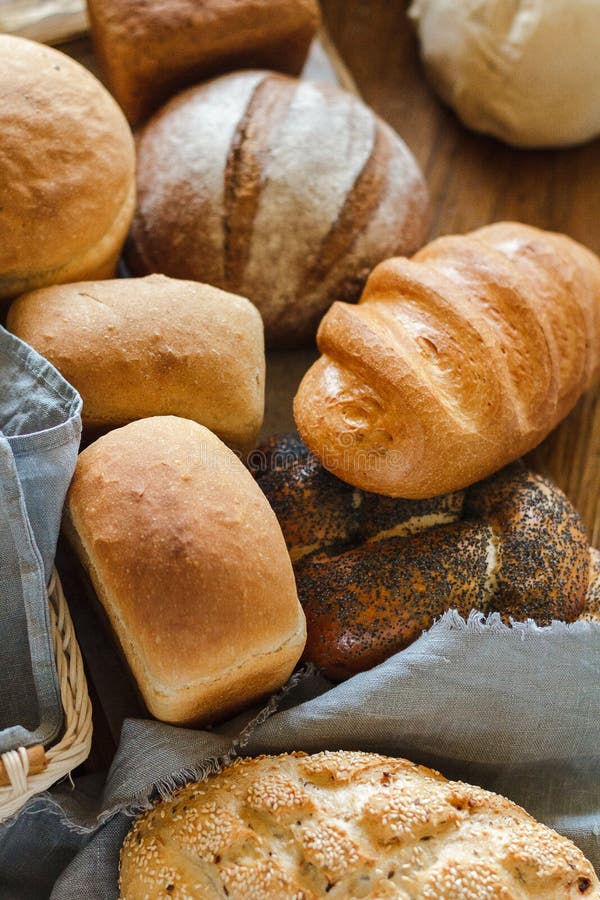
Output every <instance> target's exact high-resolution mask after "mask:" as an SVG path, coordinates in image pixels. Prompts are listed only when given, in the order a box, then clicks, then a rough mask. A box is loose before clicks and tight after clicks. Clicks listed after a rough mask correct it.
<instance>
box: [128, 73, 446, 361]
mask: <svg viewBox="0 0 600 900" xmlns="http://www.w3.org/2000/svg"><path fill="white" fill-rule="evenodd" d="M137 182H138V203H137V209H136V213H135V216H134V221H133V224H132V229H131V234H130V239H129V242H128V245H127V262H128V265H129V267H130V269H131V271H132V272H133V273H134V274H140V275H143V274H147V273H149V272H155V271H160V272H164V273H165V274H166V275H170V276H172V277H175V278H185V279H190V280H196V281H203V282H207V283H209V284H214V285H216V286H217V287H220V288H223V289H224V290H229V291H232V292H233V293H239V294H242V295H243V296H245V297H248V298H249V299H250V300H251V301H252V302H253V303H254V304H255V305H256V306H257V307H258V309H259V310H260V313H261V315H262V317H263V321H264V326H265V340H266V343H267V346H287V347H290V346H291V347H293V346H296V345H298V344H299V343H302V342H305V341H307V340H308V339H312V338H313V336H314V333H315V330H316V327H317V324H318V321H319V319H320V317H321V316H322V314H323V313H324V311H325V310H326V309H327V307H328V306H329V305H330V304H331V302H332V301H333V300H339V299H346V300H356V299H357V297H358V295H359V293H360V290H361V288H362V285H363V284H364V281H365V279H366V277H367V275H368V273H369V271H370V270H371V268H372V267H373V265H375V263H377V262H379V261H380V260H381V259H383V258H385V257H386V256H389V255H390V254H391V253H410V252H412V251H413V250H415V249H416V248H417V247H419V246H420V245H421V243H422V241H423V239H424V236H425V232H426V228H427V218H428V214H427V203H428V201H427V189H426V186H425V182H424V180H423V177H422V174H421V172H420V170H419V167H418V165H417V163H416V161H415V159H414V157H413V156H412V154H411V153H410V151H409V150H408V148H407V147H406V145H405V144H404V142H403V141H402V140H401V138H400V137H399V136H398V135H397V134H396V133H395V132H394V131H393V130H392V129H391V128H390V127H389V126H388V125H387V124H386V123H385V122H383V121H382V120H381V119H379V118H378V117H377V116H376V115H375V113H374V112H373V111H372V110H371V109H370V108H369V107H367V106H366V105H365V104H364V103H362V102H361V101H360V100H359V99H358V98H357V97H355V96H354V95H353V94H350V93H348V92H347V91H343V90H341V89H340V88H338V87H334V86H333V85H327V84H321V83H317V82H311V81H305V80H299V79H296V78H289V77H287V76H283V75H278V74H276V73H273V72H265V71H246V72H234V73H231V74H229V75H225V76H223V77H221V78H216V79H214V80H212V81H209V82H207V83H205V84H201V85H198V86H197V87H193V88H189V89H188V90H187V91H184V92H183V93H181V94H179V95H178V96H177V97H174V98H173V99H172V100H170V101H169V102H168V103H167V104H166V105H165V106H164V107H163V108H162V109H161V110H159V111H158V112H157V113H156V114H155V115H154V116H153V117H152V118H151V119H150V120H149V121H148V123H147V124H146V125H145V127H144V129H143V131H142V132H141V134H140V138H139V142H138V170H137Z"/></svg>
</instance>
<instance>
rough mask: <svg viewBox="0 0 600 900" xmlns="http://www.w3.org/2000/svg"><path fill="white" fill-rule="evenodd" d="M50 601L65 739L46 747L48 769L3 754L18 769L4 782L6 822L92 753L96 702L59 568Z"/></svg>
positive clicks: (0, 817)
mask: <svg viewBox="0 0 600 900" xmlns="http://www.w3.org/2000/svg"><path fill="white" fill-rule="evenodd" d="M48 600H49V610H50V627H51V630H52V643H53V646H54V654H55V660H56V671H57V675H58V683H59V688H60V696H61V701H62V705H63V711H64V729H63V733H62V737H61V738H60V740H59V741H58V742H57V743H56V744H54V745H53V746H52V747H50V748H49V749H48V750H47V751H46V759H47V761H48V765H47V767H46V768H45V769H44V770H43V771H42V772H39V773H37V774H33V775H29V774H28V772H27V766H28V763H27V754H26V753H25V752H21V751H20V749H17V751H9V752H8V753H4V754H2V755H1V756H0V759H2V760H3V761H4V762H5V763H6V757H9V761H8V762H9V765H7V766H6V768H7V770H8V771H9V772H10V773H14V774H13V777H11V784H9V785H5V786H0V822H2V821H4V820H5V819H7V818H8V817H9V816H12V815H14V813H16V812H18V810H19V809H21V807H22V806H24V805H25V803H26V802H27V801H28V800H29V799H30V798H31V797H34V796H35V795H36V794H39V793H41V792H42V791H45V790H46V789H47V788H49V787H50V786H51V785H53V784H55V783H56V782H57V781H60V779H61V778H64V777H65V776H67V775H68V774H69V772H72V771H73V769H75V768H76V767H77V766H78V765H80V764H81V763H82V762H83V761H84V760H85V759H87V757H88V756H89V753H90V748H91V743H92V704H91V701H90V696H89V693H88V687H87V680H86V677H85V671H84V668H83V659H82V656H81V650H80V649H79V645H78V643H77V637H76V635H75V629H74V627H73V621H72V619H71V615H70V613H69V608H68V606H67V601H66V598H65V595H64V592H63V589H62V584H61V581H60V578H59V575H58V572H57V571H56V569H53V571H52V576H51V578H50V583H49V585H48ZM19 767H21V768H20V770H19ZM15 768H16V770H17V771H15Z"/></svg>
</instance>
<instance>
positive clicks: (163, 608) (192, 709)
mask: <svg viewBox="0 0 600 900" xmlns="http://www.w3.org/2000/svg"><path fill="white" fill-rule="evenodd" d="M66 517H67V520H66V525H67V530H68V535H69V538H70V539H71V541H72V542H73V544H74V546H75V549H76V550H77V552H78V554H79V556H80V559H81V561H82V563H83V565H84V567H85V568H86V569H87V571H88V573H89V575H90V577H91V580H92V582H93V585H94V587H95V589H96V593H97V594H98V598H99V600H100V602H101V604H102V606H103V607H104V610H105V612H106V614H107V616H108V619H109V621H110V624H111V626H112V628H113V630H114V633H115V635H116V638H117V640H118V641H119V643H120V645H121V647H122V649H123V652H124V654H125V657H126V658H127V662H128V663H129V666H130V668H131V670H132V672H133V675H134V677H135V679H136V681H137V684H138V687H139V689H140V691H141V693H142V695H143V698H144V700H145V702H146V705H147V706H148V709H149V710H150V712H151V713H152V714H153V715H154V716H156V717H157V718H159V719H163V720H165V721H169V722H173V723H186V722H187V723H191V722H211V721H215V720H216V719H218V718H221V717H223V716H225V715H227V714H228V713H231V712H233V711H235V710H238V709H240V708H241V707H243V706H244V705H245V704H249V703H251V702H253V701H255V700H258V699H259V698H260V697H262V696H264V695H266V694H268V693H270V692H271V691H273V690H276V689H277V688H279V687H280V686H281V685H282V684H283V683H284V682H285V680H286V679H287V678H288V676H289V675H290V674H291V672H292V670H293V668H294V665H295V664H296V662H297V661H298V658H299V657H300V654H301V653H302V649H303V647H304V642H305V636H306V628H305V620H304V615H303V612H302V609H301V607H300V604H299V603H298V599H297V594H296V587H295V584H294V575H293V572H292V566H291V563H290V560H289V556H288V554H287V551H286V547H285V542H284V540H283V536H282V534H281V530H280V528H279V525H278V524H277V519H276V518H275V515H274V513H273V512H272V510H271V509H270V508H269V504H268V503H267V501H266V499H265V497H264V496H263V494H262V493H261V491H260V490H259V488H258V487H257V485H256V484H255V483H254V481H253V479H252V477H251V476H250V475H249V473H248V472H247V471H246V469H245V468H244V466H243V465H242V463H241V462H240V461H239V459H238V458H237V457H236V455H235V454H234V453H233V451H231V450H229V449H228V448H227V447H226V446H225V445H224V444H223V443H222V442H221V441H220V440H219V439H218V438H217V437H216V436H215V435H214V434H212V433H211V432H210V431H208V429H206V428H204V427H203V426H202V425H198V424H197V423H196V422H192V421H190V420H188V419H182V418H179V417H176V416H155V417H153V418H149V419H141V420H139V421H137V422H132V423H131V424H129V425H125V426H124V427H123V428H118V429H116V430H115V431H111V432H110V433H109V434H107V435H106V436H104V437H102V438H100V439H99V440H98V441H96V442H95V443H94V444H92V445H91V446H89V447H88V448H87V449H86V450H84V451H83V453H81V454H80V456H79V459H78V462H77V468H76V470H75V475H74V477H73V481H72V483H71V487H70V489H69V494H68V498H67V507H66Z"/></svg>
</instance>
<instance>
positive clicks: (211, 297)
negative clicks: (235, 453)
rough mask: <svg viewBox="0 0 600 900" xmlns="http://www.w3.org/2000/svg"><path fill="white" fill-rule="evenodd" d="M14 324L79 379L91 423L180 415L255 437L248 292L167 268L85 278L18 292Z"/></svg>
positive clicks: (259, 403)
mask: <svg viewBox="0 0 600 900" xmlns="http://www.w3.org/2000/svg"><path fill="white" fill-rule="evenodd" d="M7 326H8V328H9V330H10V331H12V332H13V333H14V334H16V335H17V336H18V337H20V338H22V340H24V341H26V342H27V343H28V344H30V345H31V346H32V347H34V348H35V349H36V350H37V351H38V353H41V354H42V356H45V357H46V359H49V360H50V362H51V363H52V364H53V365H55V366H56V368H57V369H58V370H59V371H60V372H61V373H62V374H63V375H64V377H65V378H66V379H67V381H69V382H70V383H71V384H72V385H73V386H74V387H75V388H77V390H78V391H79V393H80V394H81V396H82V398H83V423H84V426H86V427H87V428H89V429H96V428H102V427H110V428H114V427H116V426H118V425H125V424H126V423H127V422H131V421H132V420H134V419H143V418H145V417H148V416H158V415H176V416H183V417H184V418H187V419H194V420H195V421H196V422H200V424H201V425H205V426H206V427H207V428H209V429H210V430H211V431H214V432H215V433H216V434H218V436H219V437H220V438H221V439H222V440H223V441H225V443H226V444H228V445H230V446H233V447H235V448H238V449H244V448H247V447H248V446H252V444H253V443H254V441H255V439H256V436H257V434H258V431H259V429H260V426H261V424H262V419H263V410H264V381H265V359H264V347H263V329H262V322H261V319H260V315H259V314H258V312H257V311H256V308H255V307H254V306H253V305H252V304H251V303H250V302H249V301H248V300H245V299H244V298H243V297H237V296H235V295H234V294H227V293H225V292H224V291H220V290H219V289H218V288H214V287H211V286H210V285H206V284H198V283H197V282H191V281H178V280H175V279H173V278H165V277H164V276H163V275H151V276H149V277H148V278H118V279H115V280H107V281H98V282H79V283H76V284H65V285H60V286H54V287H50V288H43V289H41V290H39V291H33V292H32V293H30V294H25V295H24V296H22V297H19V299H18V300H16V301H15V302H14V303H13V304H12V305H11V307H10V310H9V312H8V318H7Z"/></svg>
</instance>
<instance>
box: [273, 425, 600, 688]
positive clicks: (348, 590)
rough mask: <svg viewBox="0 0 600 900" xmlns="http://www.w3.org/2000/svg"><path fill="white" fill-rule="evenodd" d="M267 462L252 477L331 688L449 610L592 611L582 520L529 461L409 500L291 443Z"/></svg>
mask: <svg viewBox="0 0 600 900" xmlns="http://www.w3.org/2000/svg"><path fill="white" fill-rule="evenodd" d="M277 453H282V456H281V465H279V466H278V465H276V464H275V462H274V460H276V459H277V455H276V454H277ZM265 461H266V465H265V471H264V472H262V473H261V472H260V471H258V472H256V477H257V479H258V484H259V485H260V487H261V488H262V490H263V491H264V492H265V495H266V496H267V498H268V500H269V502H270V503H271V505H272V507H273V509H274V510H275V513H276V515H277V517H278V520H279V523H280V525H281V528H282V531H283V533H284V536H285V538H286V543H287V545H288V550H289V552H290V556H291V558H292V560H293V561H294V570H295V574H296V585H297V588H298V596H299V597H300V602H301V603H302V606H303V607H304V611H305V613H306V619H307V631H308V638H307V643H306V650H305V658H306V659H308V660H310V661H311V662H313V663H315V664H316V665H317V666H319V668H320V669H321V670H322V671H323V672H324V673H325V674H326V675H327V676H328V677H329V678H331V679H333V680H340V679H343V678H347V677H348V676H350V675H353V674H355V673H356V672H360V671H363V670H365V669H369V668H371V667H372V666H374V665H377V664H378V663H380V662H383V660H385V659H387V658H388V657H389V656H391V655H392V654H393V653H396V652H397V651H399V650H402V649H403V648H404V647H406V646H407V645H408V644H410V643H412V641H414V640H416V638H418V637H419V635H421V634H422V632H423V631H424V630H426V629H427V628H429V627H430V626H431V625H432V624H433V622H434V620H435V619H436V618H438V617H439V616H441V615H442V614H443V613H444V612H445V611H446V610H448V609H456V610H458V612H459V613H460V614H461V615H463V616H465V617H467V616H468V615H469V613H470V611H471V610H472V609H476V610H480V611H482V612H485V613H488V612H493V611H497V612H500V613H501V614H502V616H503V618H504V619H505V620H506V621H508V620H509V619H510V618H512V619H514V620H516V621H523V620H525V619H529V618H531V619H534V620H535V621H536V622H537V623H538V624H539V625H546V624H549V623H550V622H551V621H552V620H553V619H561V620H563V621H567V622H572V621H574V620H575V619H577V618H578V616H580V615H582V614H583V613H584V610H587V611H588V614H590V613H591V612H592V610H593V608H594V599H593V595H592V594H590V595H589V596H588V601H587V603H588V604H589V606H588V605H586V594H587V593H588V586H589V585H590V550H589V546H588V542H587V539H586V535H585V530H584V527H583V524H582V522H581V520H580V518H579V516H578V514H577V512H576V511H575V509H574V508H573V506H572V505H571V503H570V502H569V501H568V500H567V498H566V497H565V495H564V494H563V493H562V491H560V490H559V489H558V488H557V487H555V486H554V485H553V484H551V483H550V482H549V481H547V480H546V479H544V478H542V477H541V476H540V475H537V474H534V473H533V472H529V471H528V470H527V469H525V467H524V466H522V465H521V464H514V465H512V466H509V467H508V468H506V469H504V470H503V471H502V472H500V473H498V474H497V475H495V476H493V477H492V478H490V479H488V480H486V481H484V482H481V483H479V484H476V485H474V486H473V487H471V488H470V489H469V490H467V491H466V492H464V493H463V492H457V493H455V494H449V495H446V496H442V497H435V498H433V499H431V500H401V499H394V498H391V497H381V496H379V495H377V494H367V493H364V492H363V491H361V490H359V489H358V488H354V489H353V488H350V487H349V486H348V485H346V484H345V483H344V482H341V481H339V480H338V479H337V478H335V477H334V476H333V475H331V474H330V473H328V472H326V471H325V469H323V468H322V467H321V466H320V465H319V463H318V462H317V460H316V458H315V457H314V456H313V455H312V454H310V453H309V451H308V449H307V448H306V447H303V445H302V444H301V443H300V442H297V444H296V446H295V448H294V445H293V442H292V441H291V439H290V438H289V437H287V436H286V437H285V438H284V439H283V440H282V441H280V442H279V444H278V443H277V442H272V443H271V444H270V445H269V446H268V447H267V448H266V451H265ZM590 590H591V588H590Z"/></svg>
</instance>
